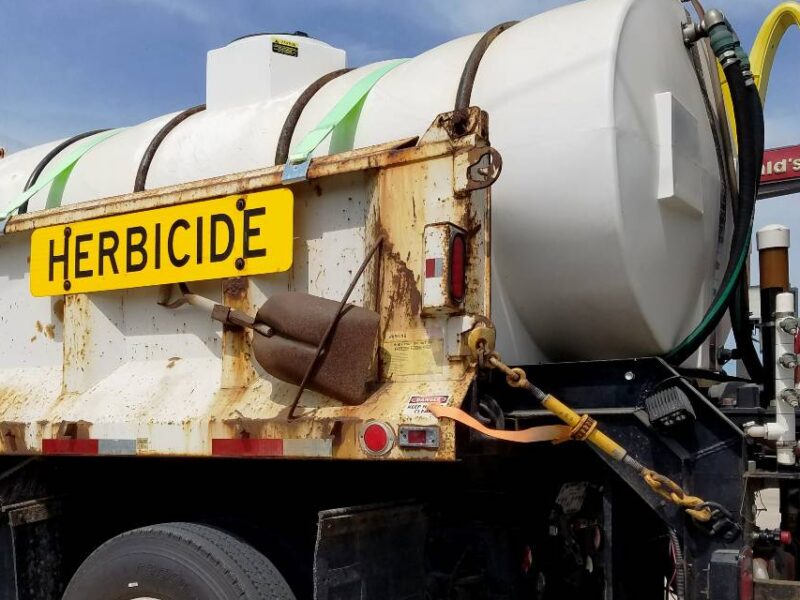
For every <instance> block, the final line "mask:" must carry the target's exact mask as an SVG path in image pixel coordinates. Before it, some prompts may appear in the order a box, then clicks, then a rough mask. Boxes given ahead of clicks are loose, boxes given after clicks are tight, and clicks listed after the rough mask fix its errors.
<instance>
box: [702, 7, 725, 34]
mask: <svg viewBox="0 0 800 600" xmlns="http://www.w3.org/2000/svg"><path fill="white" fill-rule="evenodd" d="M725 23H727V19H726V18H725V15H724V14H723V13H722V11H721V10H719V9H716V8H711V9H709V10H707V11H706V14H705V15H704V16H703V21H702V27H703V29H704V30H705V31H706V32H710V31H711V30H712V29H713V28H714V27H716V26H717V25H724V24H725Z"/></svg>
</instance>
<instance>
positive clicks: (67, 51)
mask: <svg viewBox="0 0 800 600" xmlns="http://www.w3.org/2000/svg"><path fill="white" fill-rule="evenodd" d="M664 1H668V0H664ZM564 3H565V2H564V1H563V0H562V1H559V0H492V2H486V0H406V1H404V2H395V1H392V0H293V1H291V2H277V1H274V0H216V1H215V0H35V1H33V0H29V1H23V0H0V40H2V46H1V47H0V53H1V57H0V146H6V147H7V148H8V150H10V151H14V150H18V149H21V148H24V147H26V146H31V145H35V144H38V143H42V142H45V141H48V140H52V139H56V138H60V137H65V136H69V135H72V134H74V133H78V132H82V131H87V130H90V129H96V128H101V127H114V126H119V125H129V124H135V123H137V122H140V121H143V120H146V119H149V118H152V117H154V116H157V115H161V114H164V113H167V112H170V111H174V110H179V109H183V108H186V107H189V106H194V105H195V104H199V103H200V102H203V101H204V95H205V94H204V86H205V58H206V52H207V51H208V50H210V49H212V48H216V47H219V46H222V45H224V44H226V43H227V42H229V41H230V40H231V39H233V38H236V37H238V36H240V35H243V34H247V33H252V32H257V31H295V30H298V29H299V30H303V31H306V32H308V33H309V34H310V35H312V36H314V37H317V38H320V39H323V40H325V41H327V42H329V43H331V44H333V45H335V46H338V47H341V48H344V49H346V50H347V52H348V60H349V63H350V65H351V66H358V65H361V64H365V63H368V62H372V61H376V60H381V59H384V58H393V57H398V56H413V55H415V54H418V53H420V52H422V51H424V50H426V49H428V48H431V47H433V46H435V45H437V44H440V43H442V42H445V41H447V40H449V39H452V38H454V37H457V36H459V35H463V34H467V33H472V32H475V31H481V30H486V29H488V28H489V27H491V26H492V25H495V24H496V23H500V22H502V21H505V20H508V19H522V18H525V17H527V16H530V15H533V14H536V13H538V12H541V11H543V10H546V9H548V8H552V7H554V6H558V5H560V4H564ZM705 3H706V4H707V7H710V6H711V2H710V0H706V2H705ZM775 4H776V0H717V3H716V5H715V6H716V7H717V8H720V9H722V10H723V11H725V12H726V14H727V15H728V17H729V19H730V20H731V21H732V22H733V23H734V26H735V27H736V28H737V30H738V31H739V33H740V36H741V37H742V39H743V41H744V44H745V46H746V47H748V48H749V47H750V45H751V43H752V40H753V38H754V36H755V33H756V31H757V29H758V27H759V25H760V23H761V22H762V20H763V19H764V17H765V16H766V15H767V14H768V12H769V11H770V9H771V8H772V7H773V6H774V5H775ZM799 67H800V35H798V32H797V31H796V30H795V31H791V32H790V33H789V34H788V35H787V38H786V41H785V42H784V45H783V46H782V50H781V53H780V55H779V56H778V59H777V61H776V65H775V69H774V72H773V77H772V80H771V84H770V94H769V99H768V103H767V143H768V145H770V146H779V145H789V144H794V143H799V144H800V102H798V96H799V95H800V77H798V68H799ZM799 201H800V198H796V197H795V198H784V199H777V200H769V201H766V202H763V203H760V206H759V210H758V214H757V226H760V225H763V224H766V223H770V222H783V223H786V224H788V225H790V226H793V225H795V223H797V222H798V219H797V217H798V215H800V204H798V202H799ZM795 205H797V207H796V206H795ZM798 239H800V238H798ZM798 247H800V244H797V245H796V248H798ZM794 254H795V256H796V259H795V261H794V264H795V269H794V270H795V273H796V276H795V277H794V281H795V282H800V250H798V251H796V252H795V253H794Z"/></svg>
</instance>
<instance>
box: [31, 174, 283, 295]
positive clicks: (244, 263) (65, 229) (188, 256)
mask: <svg viewBox="0 0 800 600" xmlns="http://www.w3.org/2000/svg"><path fill="white" fill-rule="evenodd" d="M293 207H294V198H293V196H292V192H291V191H290V190H288V189H278V190H269V191H266V192H256V193H253V194H246V195H241V196H228V197H226V198H216V199H214V200H201V201H199V202H191V203H189V204H180V205H176V206H168V207H164V208H156V209H153V210H146V211H141V212H135V213H128V214H124V215H117V216H113V217H105V218H102V219H92V220H88V221H79V222H77V223H69V224H67V225H56V226H53V227H44V228H41V229H37V230H35V231H34V232H33V236H32V238H31V293H32V294H33V295H34V296H56V295H61V294H65V293H67V294H77V293H83V292H99V291H104V290H117V289H124V288H134V287H142V286H147V285H159V284H162V283H178V282H182V281H200V280H204V279H220V278H224V277H236V276H240V275H261V274H264V273H278V272H281V271H286V270H288V269H289V268H290V267H291V266H292V238H293V235H294V232H293V229H294V228H293V225H294V220H293Z"/></svg>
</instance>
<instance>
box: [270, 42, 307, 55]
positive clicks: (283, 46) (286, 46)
mask: <svg viewBox="0 0 800 600" xmlns="http://www.w3.org/2000/svg"><path fill="white" fill-rule="evenodd" d="M272 51H273V52H276V53H277V54H285V55H286V56H297V55H298V54H299V52H300V47H299V46H298V45H297V44H296V43H295V42H290V41H289V40H281V39H279V38H275V39H273V40H272Z"/></svg>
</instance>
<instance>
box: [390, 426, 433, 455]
mask: <svg viewBox="0 0 800 600" xmlns="http://www.w3.org/2000/svg"><path fill="white" fill-rule="evenodd" d="M398 434H399V435H398V441H397V444H398V445H399V446H400V447H401V448H417V449H420V448H422V449H426V450H436V449H437V448H438V447H439V437H440V436H439V428H438V427H437V426H436V425H429V426H420V425H400V429H399V431H398Z"/></svg>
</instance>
